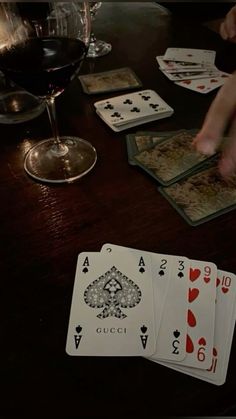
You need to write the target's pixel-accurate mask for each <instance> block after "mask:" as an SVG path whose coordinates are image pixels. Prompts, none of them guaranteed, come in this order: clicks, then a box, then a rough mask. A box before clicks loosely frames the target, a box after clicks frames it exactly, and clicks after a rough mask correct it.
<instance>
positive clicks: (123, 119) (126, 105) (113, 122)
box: [94, 90, 174, 132]
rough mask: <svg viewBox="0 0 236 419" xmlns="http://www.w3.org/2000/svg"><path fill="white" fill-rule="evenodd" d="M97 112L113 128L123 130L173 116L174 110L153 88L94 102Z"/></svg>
mask: <svg viewBox="0 0 236 419" xmlns="http://www.w3.org/2000/svg"><path fill="white" fill-rule="evenodd" d="M94 106H95V108H96V113H97V114H98V115H99V116H100V118H101V119H102V120H103V121H104V122H105V123H106V124H107V125H108V126H109V127H110V128H111V129H112V130H113V131H117V132H118V131H122V130H124V129H128V128H132V127H134V126H136V125H141V124H145V123H147V122H151V121H155V120H158V119H162V118H167V117H169V116H171V115H172V114H173V112H174V110H173V109H172V108H171V107H170V106H169V105H168V104H167V103H166V102H165V101H164V100H163V99H162V98H161V97H160V96H159V95H158V94H157V93H156V92H155V91H153V90H142V91H139V92H136V93H131V94H126V95H122V96H116V97H113V98H110V99H106V100H101V101H98V102H95V103H94Z"/></svg>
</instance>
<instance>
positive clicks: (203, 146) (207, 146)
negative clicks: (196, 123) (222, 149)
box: [193, 139, 215, 156]
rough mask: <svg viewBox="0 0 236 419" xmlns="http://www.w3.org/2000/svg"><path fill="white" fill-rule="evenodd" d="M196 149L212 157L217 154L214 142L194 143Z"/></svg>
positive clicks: (197, 141)
mask: <svg viewBox="0 0 236 419" xmlns="http://www.w3.org/2000/svg"><path fill="white" fill-rule="evenodd" d="M193 145H194V147H195V148H196V150H197V151H198V152H199V153H202V154H206V155H207V156H211V155H212V154H214V153H215V147H214V144H213V142H212V141H209V140H201V141H200V140H197V139H196V141H194V142H193Z"/></svg>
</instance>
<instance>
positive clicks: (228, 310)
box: [159, 271, 236, 385]
mask: <svg viewBox="0 0 236 419" xmlns="http://www.w3.org/2000/svg"><path fill="white" fill-rule="evenodd" d="M235 296H236V277H235V275H234V274H232V273H230V272H225V271H218V273H217V288H216V308H215V328H214V347H213V351H212V362H211V366H210V368H208V369H207V370H204V369H198V368H190V367H182V366H179V365H174V364H171V363H167V362H165V363H164V362H159V363H161V364H162V365H165V366H166V367H169V368H172V369H175V370H176V371H179V372H182V373H184V374H187V375H190V376H192V377H195V378H198V379H201V380H204V381H207V382H210V383H212V384H215V385H222V384H224V383H225V380H226V376H227V369H228V363H229V357H230V351H231V345H232V339H233V333H234V326H235V318H236V305H235Z"/></svg>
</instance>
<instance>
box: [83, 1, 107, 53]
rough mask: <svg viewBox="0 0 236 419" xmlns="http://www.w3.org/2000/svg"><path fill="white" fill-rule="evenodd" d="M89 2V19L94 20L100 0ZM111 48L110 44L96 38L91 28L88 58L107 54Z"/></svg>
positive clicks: (100, 3)
mask: <svg viewBox="0 0 236 419" xmlns="http://www.w3.org/2000/svg"><path fill="white" fill-rule="evenodd" d="M89 4H90V14H91V21H92V22H93V21H94V20H95V17H96V14H97V11H98V9H99V8H100V7H101V5H102V2H101V1H91V2H89ZM111 49H112V46H111V44H109V43H108V42H105V41H102V40H101V39H97V38H96V36H95V34H94V32H93V30H92V31H91V37H90V43H89V49H88V53H87V57H88V58H97V57H102V56H103V55H106V54H108V53H109V52H110V51H111Z"/></svg>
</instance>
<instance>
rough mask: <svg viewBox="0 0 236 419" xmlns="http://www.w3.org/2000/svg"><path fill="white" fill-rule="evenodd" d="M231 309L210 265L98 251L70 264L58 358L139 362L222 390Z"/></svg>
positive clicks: (221, 275)
mask: <svg viewBox="0 0 236 419" xmlns="http://www.w3.org/2000/svg"><path fill="white" fill-rule="evenodd" d="M235 302H236V277H235V275H234V274H233V273H229V272H224V271H221V270H218V268H217V267H216V265H215V264H214V263H211V262H206V261H198V260H190V259H188V258H186V257H183V256H173V255H164V254H159V253H151V252H146V251H142V250H137V249H130V248H125V247H121V246H117V245H114V244H110V243H109V244H104V245H103V247H102V249H101V251H100V252H83V253H81V254H80V255H79V257H78V262H77V269H76V275H75V283H74V290H73V296H72V304H71V312H70V319H69V327H68V335H67V343H66V351H67V353H68V354H69V355H73V356H143V357H145V358H147V359H149V360H150V361H153V362H156V363H160V364H162V365H164V366H166V367H168V368H172V369H174V370H176V371H179V372H182V373H185V374H188V375H191V376H193V377H195V378H199V379H201V380H205V381H208V382H210V383H212V384H216V385H222V384H223V383H224V382H225V380H226V374H227V368H228V363H229V357H230V349H231V343H232V338H233V333H234V324H235V316H236V304H235Z"/></svg>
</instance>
